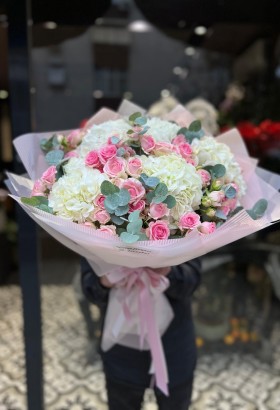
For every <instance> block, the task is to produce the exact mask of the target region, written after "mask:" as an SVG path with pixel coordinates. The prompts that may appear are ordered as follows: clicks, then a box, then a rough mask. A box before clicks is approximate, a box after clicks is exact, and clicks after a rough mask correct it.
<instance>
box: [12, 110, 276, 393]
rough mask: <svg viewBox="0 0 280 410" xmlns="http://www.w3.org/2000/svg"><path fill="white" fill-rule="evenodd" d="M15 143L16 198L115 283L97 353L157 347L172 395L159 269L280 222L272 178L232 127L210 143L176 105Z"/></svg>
mask: <svg viewBox="0 0 280 410" xmlns="http://www.w3.org/2000/svg"><path fill="white" fill-rule="evenodd" d="M15 146H16V149H17V150H18V152H19V155H20V157H21V159H22V161H23V163H24V165H25V167H26V169H27V171H28V173H29V175H30V176H31V178H32V180H33V181H32V180H29V179H27V178H23V177H19V176H16V175H13V174H9V179H10V183H9V184H10V189H11V191H12V192H13V193H14V195H13V197H14V199H15V200H16V201H17V202H18V203H19V204H20V206H22V207H23V209H25V211H26V212H27V213H28V214H29V215H30V216H31V218H33V219H34V220H35V221H36V222H37V223H38V224H39V225H40V226H42V227H43V228H44V229H45V230H46V231H47V232H49V233H50V234H51V235H53V236H54V237H55V238H56V239H57V240H59V241H60V242H61V243H63V244H64V245H66V246H68V247H69V248H71V249H72V250H74V251H76V252H77V253H79V254H80V255H82V256H84V257H86V258H87V259H88V260H89V262H90V264H91V266H92V267H93V269H94V270H95V272H96V273H97V274H98V275H100V276H101V275H104V274H106V275H107V276H108V278H109V280H110V281H111V282H112V283H115V284H117V285H118V286H116V287H115V288H113V289H112V291H111V292H110V302H109V307H108V311H107V317H106V320H105V330H104V333H103V337H102V348H103V349H104V350H106V349H109V348H110V347H111V346H112V345H113V344H114V343H116V342H118V343H121V344H124V345H127V346H132V347H139V348H146V349H147V348H149V349H151V354H152V361H153V366H152V368H153V369H154V372H155V375H156V381H157V385H158V387H159V388H160V389H161V390H162V391H164V392H165V393H167V383H168V375H167V370H166V365H165V360H164V355H163V351H162V346H161V340H160V334H162V333H163V332H164V331H165V330H166V328H167V327H168V325H169V323H170V321H171V320H172V311H171V308H170V306H169V304H168V302H167V300H166V298H165V297H164V295H163V291H164V290H165V289H166V287H167V286H168V279H166V278H165V277H164V276H162V275H159V274H158V273H157V272H156V271H155V270H154V269H155V268H164V267H168V266H172V265H177V264H180V263H182V262H185V261H187V260H190V259H192V258H195V257H197V256H201V255H203V254H205V253H207V252H209V251H211V250H214V249H217V248H218V247H221V246H223V245H225V244H227V243H230V242H232V241H234V240H237V239H239V238H241V237H244V236H246V235H249V234H251V233H253V232H256V231H257V230H260V229H262V228H264V227H266V226H268V225H269V224H270V223H272V222H275V221H277V220H278V219H279V215H280V207H279V194H278V192H277V190H276V189H275V188H273V187H272V186H271V185H270V184H269V183H267V182H266V181H268V180H269V178H270V174H269V173H262V171H261V170H258V171H257V170H256V161H255V160H253V159H251V158H250V157H249V156H248V154H247V151H246V149H245V146H244V144H243V142H242V139H241V137H240V136H239V134H238V132H237V131H236V130H232V131H229V132H227V133H225V134H223V135H222V136H220V137H218V138H214V137H212V136H210V135H207V134H206V132H205V131H204V130H203V129H202V128H201V124H200V122H199V121H196V120H194V119H193V118H192V117H191V115H190V114H189V113H188V112H187V111H186V110H185V109H184V108H183V107H181V106H178V107H176V108H175V109H174V110H173V111H172V112H171V113H170V114H168V115H167V116H166V117H165V118H164V119H159V118H147V117H146V116H145V114H144V112H143V110H142V109H141V108H139V107H136V106H135V105H133V104H130V103H127V102H124V103H123V104H122V105H121V107H120V109H119V112H118V114H116V113H114V112H112V111H110V110H107V109H102V110H101V111H100V112H98V113H97V114H96V115H95V116H94V117H93V118H92V119H90V120H89V121H88V122H87V123H86V125H85V127H84V128H82V129H78V130H74V131H71V132H56V133H52V134H50V133H47V134H29V135H25V136H21V137H19V138H18V139H17V140H16V141H15ZM257 172H258V173H262V177H263V178H265V179H266V181H264V180H263V179H262V178H261V177H260V176H258V175H257ZM34 180H35V182H34ZM147 266H149V268H147ZM141 301H142V302H141Z"/></svg>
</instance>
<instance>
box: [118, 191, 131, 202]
mask: <svg viewBox="0 0 280 410" xmlns="http://www.w3.org/2000/svg"><path fill="white" fill-rule="evenodd" d="M118 195H119V205H120V206H124V205H127V204H128V203H129V201H130V193H129V191H128V190H127V189H125V188H122V189H120V192H119V193H118Z"/></svg>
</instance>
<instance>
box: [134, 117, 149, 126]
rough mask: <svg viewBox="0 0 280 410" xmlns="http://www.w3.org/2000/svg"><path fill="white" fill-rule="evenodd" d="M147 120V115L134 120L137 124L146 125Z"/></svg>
mask: <svg viewBox="0 0 280 410" xmlns="http://www.w3.org/2000/svg"><path fill="white" fill-rule="evenodd" d="M146 122H147V118H146V117H137V118H136V119H135V121H134V124H136V125H145V124H146Z"/></svg>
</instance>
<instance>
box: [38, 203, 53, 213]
mask: <svg viewBox="0 0 280 410" xmlns="http://www.w3.org/2000/svg"><path fill="white" fill-rule="evenodd" d="M36 208H38V209H41V211H44V212H48V213H49V214H53V209H52V208H51V207H50V206H48V205H46V204H40V205H37V206H36Z"/></svg>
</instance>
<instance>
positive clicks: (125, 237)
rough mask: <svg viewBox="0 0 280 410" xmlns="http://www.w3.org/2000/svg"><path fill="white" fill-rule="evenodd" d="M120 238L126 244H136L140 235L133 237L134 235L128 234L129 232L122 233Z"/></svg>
mask: <svg viewBox="0 0 280 410" xmlns="http://www.w3.org/2000/svg"><path fill="white" fill-rule="evenodd" d="M120 238H121V240H122V241H123V242H125V243H135V242H137V241H138V239H139V235H133V234H131V233H128V232H122V233H121V234H120Z"/></svg>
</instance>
